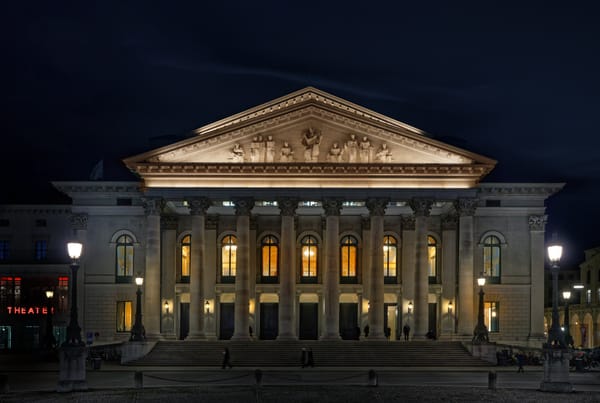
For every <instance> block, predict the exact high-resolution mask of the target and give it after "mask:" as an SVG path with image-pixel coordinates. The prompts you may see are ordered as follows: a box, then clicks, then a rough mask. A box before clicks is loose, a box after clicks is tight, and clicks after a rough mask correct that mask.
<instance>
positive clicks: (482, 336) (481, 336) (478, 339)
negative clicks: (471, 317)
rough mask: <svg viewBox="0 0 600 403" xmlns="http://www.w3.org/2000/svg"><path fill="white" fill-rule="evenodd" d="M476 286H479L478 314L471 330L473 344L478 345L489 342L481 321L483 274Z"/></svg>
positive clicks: (483, 323)
mask: <svg viewBox="0 0 600 403" xmlns="http://www.w3.org/2000/svg"><path fill="white" fill-rule="evenodd" d="M477 284H478V285H479V313H478V314H477V326H475V330H473V343H476V344H480V343H487V342H488V341H489V340H488V329H487V327H486V326H485V322H484V320H483V295H484V293H483V286H484V285H485V277H484V276H483V273H481V274H480V276H479V278H478V279H477Z"/></svg>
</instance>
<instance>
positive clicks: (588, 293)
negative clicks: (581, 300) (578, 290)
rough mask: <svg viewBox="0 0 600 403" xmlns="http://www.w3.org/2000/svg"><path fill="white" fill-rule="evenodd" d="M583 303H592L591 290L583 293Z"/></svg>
mask: <svg viewBox="0 0 600 403" xmlns="http://www.w3.org/2000/svg"><path fill="white" fill-rule="evenodd" d="M585 302H586V304H591V303H592V290H587V291H586V292H585Z"/></svg>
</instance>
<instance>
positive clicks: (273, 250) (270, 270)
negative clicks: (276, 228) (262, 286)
mask: <svg viewBox="0 0 600 403" xmlns="http://www.w3.org/2000/svg"><path fill="white" fill-rule="evenodd" d="M269 241H272V242H269ZM265 250H266V252H267V253H266V258H267V260H268V261H267V262H265ZM279 252H280V248H279V239H278V238H277V237H276V236H275V235H270V234H269V235H265V236H264V237H262V239H261V241H260V282H261V283H278V282H279ZM273 254H274V255H275V256H273ZM265 263H266V264H267V266H265ZM273 264H274V267H273ZM265 268H266V269H267V272H266V273H267V274H266V275H265Z"/></svg>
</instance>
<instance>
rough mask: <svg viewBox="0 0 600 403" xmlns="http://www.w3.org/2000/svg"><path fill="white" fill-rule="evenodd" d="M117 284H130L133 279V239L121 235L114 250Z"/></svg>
mask: <svg viewBox="0 0 600 403" xmlns="http://www.w3.org/2000/svg"><path fill="white" fill-rule="evenodd" d="M116 261H117V263H116V266H117V267H116V270H117V282H123V283H126V282H131V279H132V278H133V238H131V237H130V236H129V235H121V236H120V237H119V238H118V239H117V248H116Z"/></svg>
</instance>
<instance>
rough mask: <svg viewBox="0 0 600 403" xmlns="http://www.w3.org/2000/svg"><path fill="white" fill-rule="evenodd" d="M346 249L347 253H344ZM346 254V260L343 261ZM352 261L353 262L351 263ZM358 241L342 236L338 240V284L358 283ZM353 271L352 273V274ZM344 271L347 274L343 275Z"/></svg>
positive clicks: (352, 237)
mask: <svg viewBox="0 0 600 403" xmlns="http://www.w3.org/2000/svg"><path fill="white" fill-rule="evenodd" d="M346 249H347V251H345V250H346ZM345 252H346V256H347V257H348V258H347V259H344V253H345ZM352 260H353V262H352ZM358 261H359V259H358V239H357V238H356V237H355V236H353V235H344V236H343V237H342V238H341V239H340V273H339V277H340V283H341V284H356V283H357V282H358ZM352 264H354V267H353V268H352ZM352 269H354V273H352ZM344 271H346V272H347V274H346V275H344Z"/></svg>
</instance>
